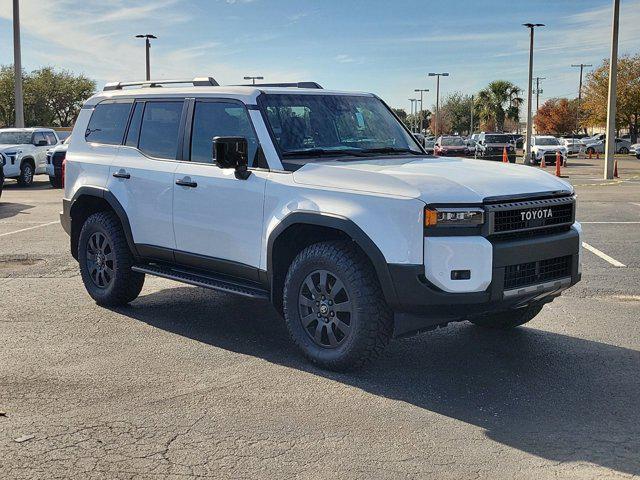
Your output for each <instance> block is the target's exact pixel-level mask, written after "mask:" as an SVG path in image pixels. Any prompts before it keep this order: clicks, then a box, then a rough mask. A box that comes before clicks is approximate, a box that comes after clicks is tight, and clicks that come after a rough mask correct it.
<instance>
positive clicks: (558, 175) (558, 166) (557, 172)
mask: <svg viewBox="0 0 640 480" xmlns="http://www.w3.org/2000/svg"><path fill="white" fill-rule="evenodd" d="M560 163H561V160H560V152H556V177H561V176H562V174H561V173H560Z"/></svg>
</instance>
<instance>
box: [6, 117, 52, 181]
mask: <svg viewBox="0 0 640 480" xmlns="http://www.w3.org/2000/svg"><path fill="white" fill-rule="evenodd" d="M58 142H59V139H58V135H57V134H56V132H55V131H54V130H51V129H50V128H3V129H0V152H1V153H3V154H4V157H5V160H4V163H5V165H4V176H5V177H6V178H15V179H17V180H18V183H19V184H20V185H23V186H29V185H31V184H32V183H33V176H34V175H39V174H41V173H46V172H47V150H49V149H50V148H51V147H52V146H53V145H56V144H57V143H58Z"/></svg>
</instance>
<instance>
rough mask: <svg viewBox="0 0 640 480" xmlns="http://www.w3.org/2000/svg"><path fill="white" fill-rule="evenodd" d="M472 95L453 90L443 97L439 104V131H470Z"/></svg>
mask: <svg viewBox="0 0 640 480" xmlns="http://www.w3.org/2000/svg"><path fill="white" fill-rule="evenodd" d="M472 107H473V97H472V96H471V95H465V94H463V93H462V92H454V93H451V94H450V95H448V96H447V97H445V98H444V100H443V102H442V105H441V106H440V117H441V119H440V123H441V126H440V131H441V133H470V132H469V129H470V128H471V109H472Z"/></svg>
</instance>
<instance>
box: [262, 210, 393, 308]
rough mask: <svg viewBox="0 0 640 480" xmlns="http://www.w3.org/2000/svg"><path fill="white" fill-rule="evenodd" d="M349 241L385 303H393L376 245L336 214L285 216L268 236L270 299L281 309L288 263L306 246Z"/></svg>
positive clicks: (388, 277) (384, 264) (383, 261)
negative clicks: (372, 274) (366, 265)
mask: <svg viewBox="0 0 640 480" xmlns="http://www.w3.org/2000/svg"><path fill="white" fill-rule="evenodd" d="M336 239H343V240H351V241H353V242H354V243H355V244H356V245H357V246H358V247H359V248H360V249H361V250H362V252H363V253H364V254H365V255H366V256H367V258H368V259H369V261H370V262H371V264H372V265H373V268H374V270H375V272H376V275H377V277H378V281H379V282H380V286H381V287H382V291H383V293H384V296H385V300H386V301H387V303H389V304H390V305H396V304H397V294H396V291H395V287H394V285H393V281H392V277H391V274H390V272H389V267H388V265H387V261H386V259H385V257H384V255H383V254H382V252H381V251H380V249H379V248H378V246H377V245H376V244H375V243H374V242H373V240H371V238H369V236H368V235H367V234H366V233H365V232H364V231H363V230H362V229H361V228H360V227H359V226H358V225H357V224H356V223H354V222H353V221H352V220H350V219H348V218H345V217H341V216H338V215H328V214H322V213H313V212H295V213H291V214H289V215H287V216H286V217H285V218H284V219H283V220H282V221H281V222H280V223H279V224H278V225H277V226H276V227H275V228H274V229H273V230H272V232H271V233H270V235H269V239H268V241H267V272H268V283H269V286H270V290H271V300H272V302H273V304H274V306H275V307H276V309H278V310H281V307H282V289H283V286H284V277H285V276H286V272H287V270H288V267H289V265H290V264H291V261H293V259H294V258H295V256H296V255H297V254H298V253H299V252H300V251H302V250H303V249H304V248H306V247H307V246H308V245H311V244H313V243H318V242H322V241H328V240H336Z"/></svg>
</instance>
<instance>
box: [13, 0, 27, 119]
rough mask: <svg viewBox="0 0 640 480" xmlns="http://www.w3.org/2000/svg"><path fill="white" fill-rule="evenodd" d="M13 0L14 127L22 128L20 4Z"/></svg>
mask: <svg viewBox="0 0 640 480" xmlns="http://www.w3.org/2000/svg"><path fill="white" fill-rule="evenodd" d="M19 3H20V2H19V0H13V76H14V96H15V114H16V119H15V125H14V126H15V127H16V128H24V99H23V96H22V54H21V52H20V5H19Z"/></svg>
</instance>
